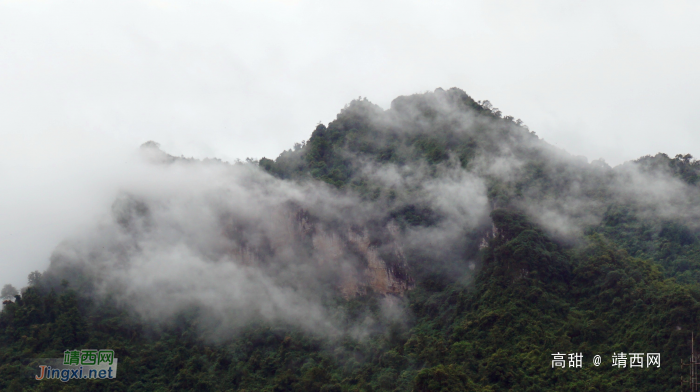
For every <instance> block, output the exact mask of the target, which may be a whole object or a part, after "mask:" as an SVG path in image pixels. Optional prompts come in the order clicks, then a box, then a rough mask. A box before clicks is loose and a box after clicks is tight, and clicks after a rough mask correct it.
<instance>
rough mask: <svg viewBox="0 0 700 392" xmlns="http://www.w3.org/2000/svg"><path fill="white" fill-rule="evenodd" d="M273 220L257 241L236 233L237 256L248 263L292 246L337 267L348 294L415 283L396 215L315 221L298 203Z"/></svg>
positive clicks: (394, 291)
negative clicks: (364, 222)
mask: <svg viewBox="0 0 700 392" xmlns="http://www.w3.org/2000/svg"><path fill="white" fill-rule="evenodd" d="M274 222H275V224H274V226H275V227H274V232H270V233H267V236H268V238H265V240H264V241H259V242H258V244H252V243H250V242H241V241H240V237H239V236H236V237H239V238H238V239H237V240H236V241H235V242H236V243H238V245H237V246H234V247H233V248H232V249H231V255H232V257H233V258H234V259H235V260H236V261H237V262H240V263H241V264H243V265H258V264H260V263H262V262H264V260H265V255H269V254H280V253H283V252H290V250H291V251H293V252H295V253H296V254H297V256H300V257H303V256H306V257H310V259H311V260H310V261H311V263H312V264H314V265H316V266H317V267H318V268H323V269H325V270H331V271H334V272H335V273H336V274H337V278H338V280H337V282H338V290H339V291H340V293H341V294H342V295H343V297H345V298H351V297H354V296H356V295H361V294H364V293H367V292H368V291H373V292H375V293H379V294H385V295H386V294H391V295H399V296H401V295H403V294H404V293H405V292H406V291H408V290H410V289H411V288H412V287H413V283H414V281H413V278H412V277H411V276H410V274H409V268H408V261H407V260H406V256H405V254H404V250H403V247H402V245H401V239H400V229H399V227H398V225H397V224H396V223H394V222H393V221H389V222H388V223H386V224H384V225H374V226H372V228H369V227H351V226H344V225H339V226H338V225H331V224H328V223H324V222H319V221H315V220H314V219H313V218H312V217H311V216H309V214H308V213H307V212H306V211H305V210H303V209H300V208H297V209H295V210H293V211H291V212H290V211H287V212H285V213H281V214H279V215H277V216H276V218H275V219H274ZM229 230H230V229H229Z"/></svg>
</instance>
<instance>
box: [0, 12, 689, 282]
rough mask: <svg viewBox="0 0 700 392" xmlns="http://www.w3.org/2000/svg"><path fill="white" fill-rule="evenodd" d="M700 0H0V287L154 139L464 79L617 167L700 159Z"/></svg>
mask: <svg viewBox="0 0 700 392" xmlns="http://www.w3.org/2000/svg"><path fill="white" fill-rule="evenodd" d="M699 19H700V3H698V2H691V1H671V0H667V1H663V2H661V1H659V2H649V1H634V2H633V1H617V2H609V1H607V2H603V1H585V2H584V1H527V2H523V1H493V0H492V1H454V2H448V1H435V0H431V1H363V0H362V1H359V0H355V1H344V2H339V1H301V0H300V1H293V0H287V1H281V0H279V1H273V0H266V1H265V0H263V1H197V2H194V1H168V0H153V1H99V2H95V1H73V0H65V1H53V0H41V1H39V0H24V1H22V0H0V141H1V144H0V146H2V154H0V267H1V268H2V269H1V270H2V274H0V285H1V284H4V283H12V284H14V285H16V286H18V287H19V286H22V285H24V284H25V277H26V275H27V273H28V272H30V271H31V270H34V269H40V270H43V269H44V268H45V267H46V266H47V265H48V261H47V257H48V255H49V253H50V252H51V250H52V249H53V248H54V247H55V246H56V244H57V243H58V242H59V241H61V240H62V239H63V238H66V237H67V236H70V235H71V233H74V232H76V230H80V228H81V227H84V226H86V225H88V224H90V223H92V222H95V220H96V219H98V217H100V216H103V215H104V214H105V213H106V211H108V207H109V205H110V203H111V201H112V199H113V197H114V194H115V192H116V191H117V190H118V189H119V188H120V186H121V185H120V184H122V183H123V182H124V181H128V179H129V174H128V173H129V171H128V170H123V169H124V162H125V161H126V158H125V156H126V154H128V153H129V151H131V150H133V149H134V148H136V147H137V146H138V145H140V144H141V143H143V142H145V141H147V140H155V141H158V142H159V143H161V144H162V147H163V149H164V150H166V151H168V152H169V153H172V154H174V155H180V154H184V155H185V156H194V157H213V156H216V157H220V158H222V159H224V160H232V159H235V158H245V157H256V158H259V157H262V156H267V157H270V158H275V157H276V156H277V155H278V154H279V153H280V152H281V151H282V150H283V149H285V148H290V147H291V146H292V145H293V143H294V142H297V141H300V140H303V139H306V138H308V136H309V135H310V132H311V131H312V130H313V128H314V126H315V125H316V124H317V123H318V122H319V121H322V122H324V123H327V122H328V121H331V120H332V119H333V118H334V117H335V115H336V114H337V112H338V111H339V110H340V109H341V108H342V107H343V105H344V104H346V103H348V102H349V101H350V100H352V99H353V98H357V97H358V96H363V97H367V98H368V99H369V100H370V101H372V102H374V103H377V104H378V105H380V106H382V107H383V108H388V106H389V103H390V102H391V100H392V99H393V98H395V97H396V96H398V95H402V94H412V93H416V92H423V91H426V90H433V89H435V88H436V87H443V88H450V87H459V88H461V89H463V90H465V91H466V92H467V93H468V94H470V95H471V96H472V97H473V98H474V99H477V100H483V99H488V100H490V101H491V102H492V103H493V105H494V106H495V107H498V108H500V109H501V111H502V112H503V113H504V114H507V115H512V116H514V117H516V118H521V119H522V120H523V121H525V123H526V124H528V126H529V127H530V129H531V130H533V131H535V132H537V134H538V135H539V136H541V137H543V138H544V139H546V140H547V141H548V142H550V143H552V144H554V145H557V146H559V147H562V148H564V149H566V150H568V151H569V152H571V153H573V154H577V155H585V156H587V157H588V158H589V160H590V159H596V158H599V157H602V158H604V159H605V160H606V161H607V162H608V163H610V164H619V163H621V162H623V161H625V160H629V159H634V158H637V157H639V156H641V155H645V154H654V153H656V152H659V151H662V152H666V153H668V154H669V155H675V154H677V153H691V154H694V155H696V156H700V132H698V131H697V124H698V123H700V111H698V110H697V106H698V104H699V103H700V97H699V93H698V92H699V91H700V76H699V75H700V73H699V72H698V71H697V70H698V69H700V23H697V21H698V20H699Z"/></svg>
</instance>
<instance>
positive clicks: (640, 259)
mask: <svg viewBox="0 0 700 392" xmlns="http://www.w3.org/2000/svg"><path fill="white" fill-rule="evenodd" d="M175 161H177V159H176V158H173V157H169V158H168V160H167V162H166V163H164V164H172V162H175ZM186 163H187V164H190V165H197V164H205V163H202V162H196V161H187V162H186ZM215 164H216V165H225V164H223V163H219V162H216V163H215ZM235 165H243V166H250V165H258V166H259V169H258V168H253V169H254V170H258V171H260V172H261V173H260V175H265V176H268V177H269V176H271V177H274V178H276V179H279V180H280V181H282V182H290V183H299V184H315V183H320V184H327V185H323V186H324V187H327V188H328V192H332V194H333V195H337V197H339V198H340V197H344V195H352V196H353V197H356V199H352V200H359V203H362V204H363V205H367V206H373V207H372V208H373V210H377V211H381V213H377V214H376V215H372V217H371V218H368V220H367V222H369V223H366V224H367V225H373V224H376V226H377V227H380V226H381V225H385V224H386V222H396V224H397V226H398V230H399V231H400V232H401V233H431V231H429V230H431V229H432V228H437V227H446V228H449V232H450V233H453V234H454V239H452V240H450V241H451V242H449V244H451V246H450V247H448V248H446V249H442V250H440V251H434V250H432V249H431V248H426V247H424V246H422V245H421V246H418V245H417V246H411V244H410V243H407V244H406V246H405V258H406V260H407V264H408V266H407V269H406V270H405V271H404V270H401V272H400V274H399V275H397V276H400V277H401V279H403V280H404V281H405V282H409V283H406V287H408V289H407V290H406V291H405V292H401V293H400V294H387V293H380V292H377V291H376V290H372V289H371V286H370V288H369V289H367V290H365V291H358V293H357V295H350V296H348V295H345V296H343V295H340V294H337V293H334V292H333V291H332V290H331V291H330V294H328V295H326V296H324V297H323V301H324V306H325V307H326V308H328V309H332V310H333V312H335V313H334V314H336V316H337V320H340V321H338V325H340V327H339V330H340V331H341V333H339V334H337V335H334V336H328V335H323V334H319V333H315V332H314V331H310V330H308V329H305V328H304V327H301V326H299V325H297V324H294V323H291V322H285V321H284V320H280V321H275V322H271V321H265V320H258V319H253V320H251V321H250V322H248V323H246V324H245V325H242V326H241V327H240V328H239V329H238V330H237V331H236V332H235V333H234V334H231V335H230V336H228V335H227V336H224V337H219V338H217V339H212V338H211V336H207V335H206V334H203V333H202V325H201V324H202V311H201V310H200V309H198V308H197V307H195V306H192V307H188V308H186V309H183V310H181V311H179V312H178V313H177V315H176V316H175V317H172V318H169V319H167V320H165V321H163V322H161V323H158V324H154V323H152V322H151V321H150V320H146V319H144V318H143V317H141V316H140V315H139V313H138V312H134V311H133V310H132V309H131V308H130V306H129V305H128V304H125V303H124V301H121V300H119V298H118V297H116V296H115V297H111V296H110V293H107V294H104V293H101V294H99V295H98V293H97V291H96V288H95V287H96V286H95V285H94V284H93V281H92V279H93V275H91V274H90V273H88V272H86V271H87V270H83V269H81V268H78V267H75V266H69V265H66V264H61V259H60V258H53V259H52V264H51V266H50V267H49V269H48V270H47V271H45V272H44V273H39V272H34V273H32V274H31V275H30V276H29V282H28V286H27V287H26V288H25V289H23V290H22V292H21V293H18V294H17V295H15V296H14V298H10V299H8V300H6V301H5V302H4V305H3V310H2V313H1V314H0V390H3V391H23V390H32V391H33V390H36V391H52V390H62V391H102V390H104V391H181V390H182V391H326V392H329V391H377V392H378V391H508V390H511V391H543V390H556V391H660V390H664V391H674V390H675V391H680V390H682V389H681V384H680V380H681V379H680V378H681V376H685V375H686V373H687V372H688V369H687V368H681V366H680V365H681V359H684V360H686V361H687V359H688V357H689V355H690V338H691V334H692V333H694V332H698V331H700V329H698V328H696V327H697V325H698V321H699V320H698V318H699V316H700V313H699V312H700V304H699V302H698V301H700V241H698V235H699V234H700V227H699V226H698V224H697V222H698V221H697V218H698V215H700V214H699V211H698V208H700V202H699V200H700V198H699V197H698V195H700V189H699V188H698V186H699V181H698V178H699V176H700V162H699V161H696V160H694V159H693V157H692V156H690V155H688V154H686V155H676V156H675V157H673V158H672V157H669V156H667V155H665V154H657V155H655V156H645V157H642V158H640V159H638V160H636V161H634V162H628V163H625V164H623V165H620V166H618V167H615V168H611V167H610V166H608V165H607V164H605V163H604V162H603V161H600V160H599V161H593V162H591V163H588V162H587V160H585V159H583V158H581V157H574V156H571V155H569V154H567V153H566V152H564V151H561V150H558V149H556V148H554V147H552V146H550V145H548V144H547V143H545V142H544V141H543V140H541V139H539V138H538V137H537V135H536V134H535V133H534V132H531V131H530V130H529V129H528V128H527V127H526V126H525V125H524V124H523V123H522V121H520V120H516V119H514V118H512V117H509V116H505V117H504V116H503V115H502V113H501V112H500V111H498V109H495V108H493V107H492V106H491V104H490V103H489V102H488V101H484V102H477V101H474V100H473V99H472V98H471V97H469V96H468V95H467V94H466V93H464V92H463V91H461V90H459V89H450V90H448V91H444V90H442V89H438V90H436V91H435V92H431V93H425V94H417V95H413V96H406V97H399V98H397V99H396V100H394V101H393V102H392V106H391V108H390V109H388V110H382V109H381V108H379V107H378V106H376V105H374V104H372V103H370V102H368V101H367V100H366V99H358V100H355V101H353V102H351V103H350V104H349V105H347V106H346V107H345V108H344V109H343V110H342V111H341V112H340V113H339V114H338V117H337V119H336V120H334V121H332V122H331V123H330V124H328V125H327V126H326V125H322V124H319V125H318V126H317V127H316V128H315V130H314V131H313V133H312V134H311V137H310V138H309V139H308V141H304V142H303V143H300V144H297V145H295V146H294V148H292V149H290V150H287V151H284V152H282V154H280V155H279V157H277V158H276V159H274V160H272V159H268V158H262V159H260V160H259V161H249V162H248V163H238V164H233V165H232V166H235ZM382 170H385V171H387V173H404V174H400V175H398V176H397V177H396V178H399V180H395V179H394V180H391V181H389V180H387V179H386V178H388V177H389V174H385V175H382V176H379V175H377V173H384V172H383V171H382ZM402 170H403V171H402ZM265 172H266V173H268V174H265ZM405 173H408V174H405ZM465 176H466V177H465ZM392 178H394V177H392ZM464 178H468V181H467V180H464ZM438 180H440V181H443V180H444V181H447V180H449V181H452V182H450V184H453V183H455V184H465V183H466V184H481V185H480V186H483V187H484V189H483V192H484V195H485V198H486V200H485V205H486V206H487V209H488V210H487V211H486V213H485V215H484V216H483V217H476V218H474V219H473V222H474V223H473V224H470V226H469V227H468V228H467V227H466V226H465V227H462V228H460V226H459V225H466V223H461V222H463V221H460V220H455V219H454V217H453V215H455V214H457V213H452V212H450V211H452V210H450V209H449V208H447V207H440V206H442V204H439V203H437V202H430V200H432V199H429V198H426V197H424V193H425V189H429V188H428V187H427V185H426V184H432V183H434V181H438ZM431 181H432V182H431ZM460 181H461V182H460ZM455 186H456V185H455ZM470 186H471V185H470ZM475 186H476V185H475ZM324 189H326V188H324ZM440 189H447V188H440ZM449 189H452V188H449ZM456 189H458V191H456V192H455V194H456V195H457V197H459V195H462V194H465V193H464V192H463V191H462V188H456ZM465 197H467V196H465ZM475 198H476V197H475ZM440 200H442V199H440ZM459 203H461V201H456V202H455V204H454V205H457V206H461V205H462V204H459ZM135 208H136V209H137V210H138V209H139V208H141V207H138V206H137V207H135ZM143 208H145V207H143ZM460 208H461V207H460ZM465 208H466V207H465ZM465 214H466V213H465ZM309 219H312V218H309ZM337 219H340V218H337ZM453 222H457V223H453ZM464 222H466V220H464ZM127 223H128V224H131V223H129V222H127ZM336 224H337V225H342V224H343V222H340V221H338V222H336ZM125 225H126V226H128V225H127V224H125ZM453 228H454V229H453ZM421 230H422V231H421ZM370 231H371V230H370ZM377 233H379V234H377V235H376V238H372V239H371V241H374V242H372V243H373V244H374V243H376V244H380V243H382V241H384V243H387V241H388V240H386V239H382V238H381V232H380V231H377ZM403 238H404V241H406V242H408V241H410V240H411V238H415V237H411V236H410V235H409V234H406V236H405V237H403ZM436 241H437V240H436ZM377 246H378V247H379V245H377ZM389 257H390V256H386V257H385V258H386V259H387V260H390V259H389ZM397 265H398V264H397ZM392 268H394V269H396V270H398V267H392ZM397 274H398V273H397ZM387 297H396V301H398V302H400V303H401V304H402V306H403V308H402V309H403V316H402V317H400V318H387V317H384V316H383V315H382V312H385V311H386V309H385V307H383V305H382V303H383V302H382V301H383V300H385V299H386V298H387ZM367 318H372V319H373V320H378V321H377V322H376V323H375V324H373V325H372V327H371V328H369V329H368V331H367V333H366V334H363V335H361V336H359V335H356V334H353V333H350V332H349V331H352V330H353V328H355V327H356V326H357V325H359V323H361V322H362V320H365V319H367ZM81 348H109V349H113V350H115V356H116V357H117V358H119V373H118V377H117V378H116V379H114V380H71V381H70V382H66V383H63V382H61V381H58V380H42V381H36V380H33V379H32V378H31V377H30V374H31V369H27V366H25V365H24V364H23V362H22V359H25V358H62V357H63V352H64V351H65V350H72V349H81ZM620 352H624V353H660V356H661V366H660V367H659V368H656V367H647V366H646V363H645V364H644V365H645V366H644V367H643V368H631V367H630V366H627V367H626V368H618V367H613V366H611V364H612V360H611V357H612V355H613V354H614V353H620ZM555 353H582V354H583V360H582V367H581V368H570V367H568V366H566V367H565V368H553V367H552V359H553V356H552V354H555ZM596 354H597V355H600V356H601V357H602V364H601V365H600V366H594V365H593V356H594V355H596ZM567 362H568V357H567Z"/></svg>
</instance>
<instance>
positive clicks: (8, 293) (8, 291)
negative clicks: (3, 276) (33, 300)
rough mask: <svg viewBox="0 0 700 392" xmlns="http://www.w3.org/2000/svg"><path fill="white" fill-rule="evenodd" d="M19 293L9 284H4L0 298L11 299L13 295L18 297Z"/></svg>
mask: <svg viewBox="0 0 700 392" xmlns="http://www.w3.org/2000/svg"><path fill="white" fill-rule="evenodd" d="M18 294H19V292H18V291H17V289H16V288H15V287H14V286H13V285H11V284H6V285H5V286H4V287H3V288H2V291H0V297H1V298H2V299H12V298H14V297H15V295H18Z"/></svg>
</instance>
